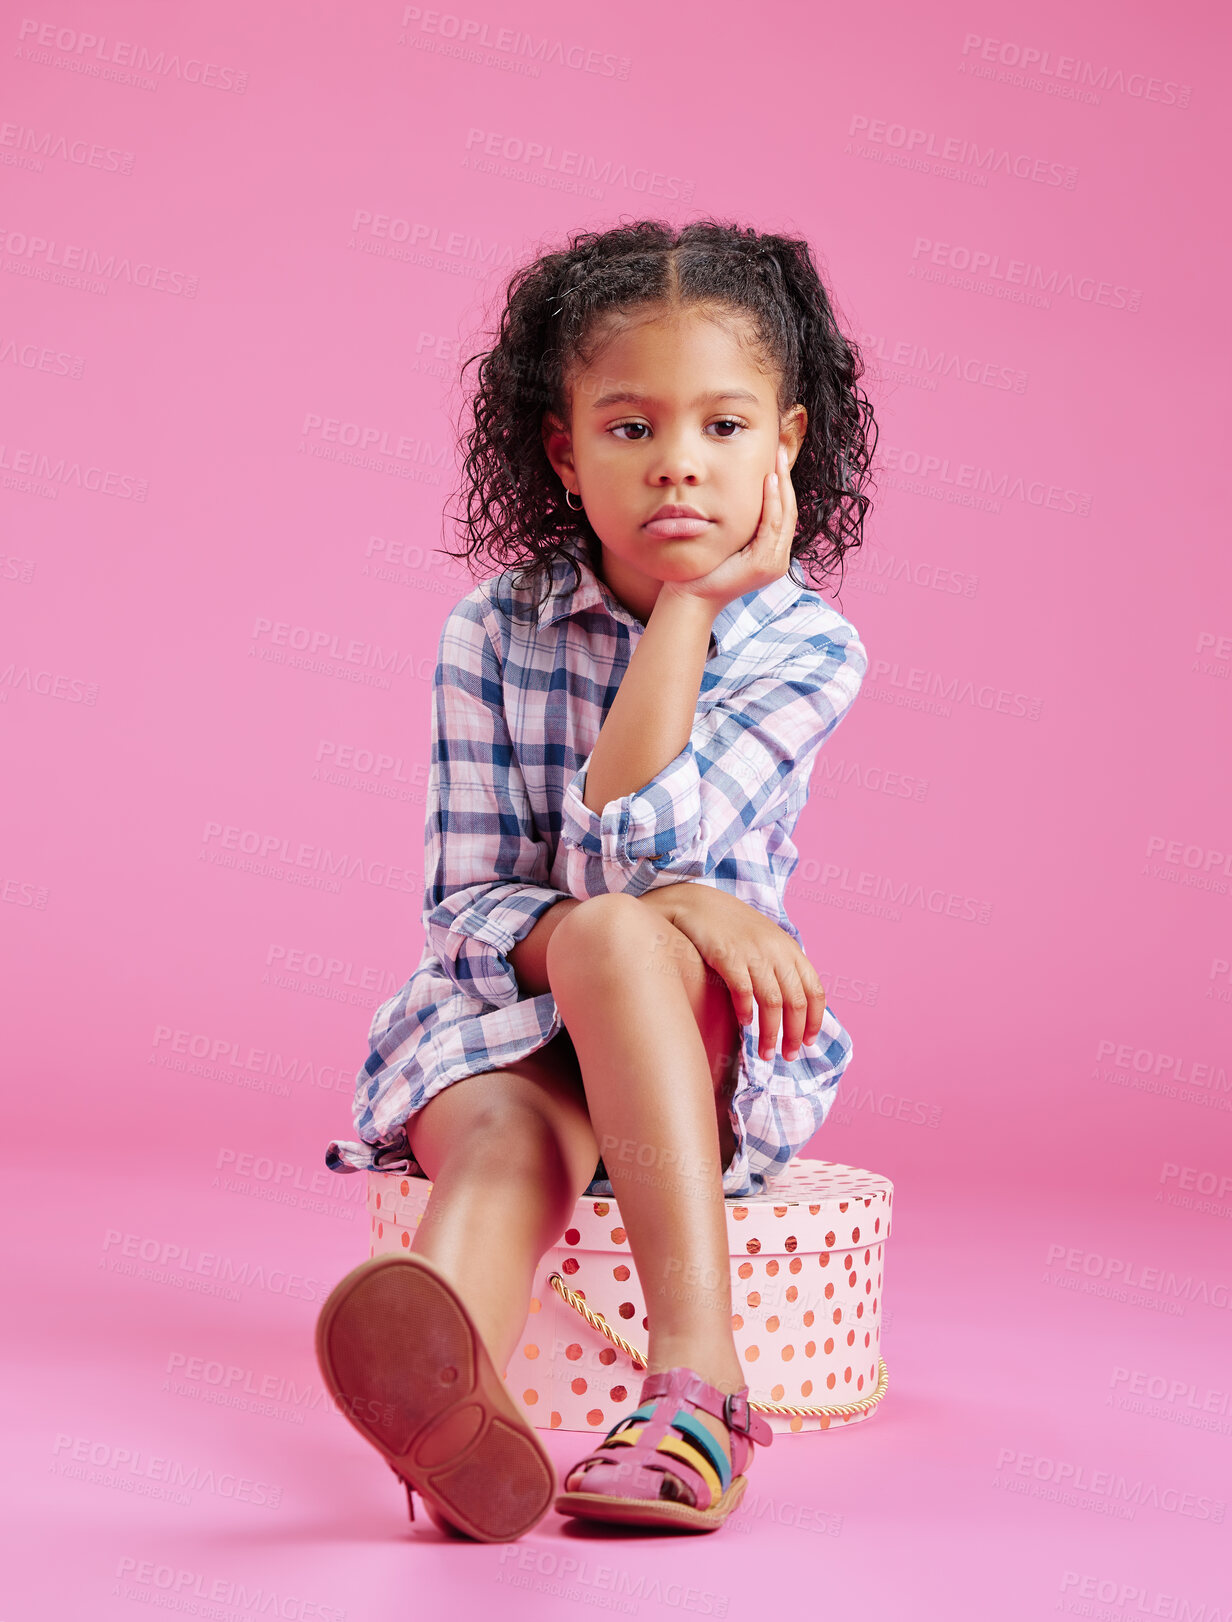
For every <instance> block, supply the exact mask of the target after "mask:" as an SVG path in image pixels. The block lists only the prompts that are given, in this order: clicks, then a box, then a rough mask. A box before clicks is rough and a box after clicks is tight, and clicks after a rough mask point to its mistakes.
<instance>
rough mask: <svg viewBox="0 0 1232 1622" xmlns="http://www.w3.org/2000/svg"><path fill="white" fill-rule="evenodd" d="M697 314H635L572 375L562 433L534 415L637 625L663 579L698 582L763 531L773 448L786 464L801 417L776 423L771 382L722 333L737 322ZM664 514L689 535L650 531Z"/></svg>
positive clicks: (725, 315) (741, 322) (736, 317)
mask: <svg viewBox="0 0 1232 1622" xmlns="http://www.w3.org/2000/svg"><path fill="white" fill-rule="evenodd" d="M721 315H722V319H723V321H724V323H725V325H722V326H720V325H717V324H716V322H715V320H714V319H713V318H712V319H707V318H706V317H705V316H704V315H703V314H702V313H701V311H700V310H699V309H698V308H697V307H696V306H689V307H687V308H685V309H678V308H674V309H672V310H670V311H669V310H666V309H663V308H656V309H655V310H653V311H647V312H639V314H638V315H637V317H636V318H635V319H634V320H633V321H632V322H631V323H629V324H627V325H624V324H622V325H621V326H620V327H619V328H618V329H617V330H616V332H615V333H614V335H613V336H612V337H611V338H609V339H608V340H607V342H606V343H605V344H604V345H603V347H602V349H601V350H600V351H599V353H598V354H597V355H596V356H595V358H594V360H593V361H592V363H591V365H590V366H589V367H588V368H587V369H586V370H584V371H583V370H579V371H575V372H574V373H573V374H572V376H571V378H570V383H571V414H570V417H571V420H570V424H569V426H568V428H567V429H566V428H565V426H564V425H563V424H562V423H561V422H560V421H559V419H558V418H556V417H555V416H553V415H552V414H551V413H548V414H546V415H545V418H544V425H543V443H544V449H545V450H546V452H547V456H548V460H549V461H550V462H551V464H552V466H553V468H554V469H555V470H556V472H557V474H558V475H559V476H560V478H561V479H562V481H563V482H564V485H565V487H566V489H568V490H571V491H572V492H573V495H574V499H573V503H572V504H573V505H574V506H575V507H576V505H577V501H578V498H580V499H581V501H582V504H583V506H584V507H585V509H586V516H587V518H588V519H589V520H590V523H591V525H592V526H593V528H594V531H595V533H596V534H597V535H598V537H599V540H600V542H601V545H602V552H603V567H602V576H603V579H604V582H605V583H606V585H607V586H608V588H609V590H610V591H611V592H612V593H613V595H614V596H615V597H616V599H617V600H618V601H619V602H621V603H622V604H623V605H624V607H626V608H627V609H628V610H629V611H630V612H631V613H632V614H634V615H635V616H636V617H637V618H639V619H641V620H643V621H645V620H646V619H648V618H649V617H650V610H651V609H652V608H653V607H654V603H655V599H656V597H657V596H658V594H659V588H660V586H661V585H662V584H663V582H664V581H665V580H695V579H697V578H698V577H699V576H700V575H704V574H708V573H709V572H710V570H711V569H714V568H716V567H717V566H718V564H720V563H722V561H723V559H724V558H727V557H730V556H731V555H732V553H733V552H738V551H739V550H740V548H741V547H742V546H746V545H747V544H748V542H749V541H751V540H752V539H753V536H754V535H755V534H756V532H757V526H758V524H759V523H760V521H761V510H762V496H763V486H764V482H765V478H766V475H767V474H768V473H773V472H774V463H775V456H776V455H777V452H778V447H779V446H780V445H784V446H785V447H786V449H787V459H788V464H789V465H790V464H791V463H793V462H794V461H795V459H796V455H797V453H798V451H799V449H800V443H801V441H802V439H803V437H804V430H805V427H806V426H807V421H808V413H807V412H806V411H805V408H804V407H803V406H802V405H796V406H793V407H792V408H791V410H790V411H789V412H788V413H787V414H786V415H785V416H784V417H783V419H782V420H781V421H780V418H779V411H778V403H777V400H776V398H775V392H776V391H775V383H776V380H775V379H774V378H773V377H769V376H767V375H766V374H765V373H764V372H762V371H761V370H760V369H759V368H758V367H757V365H756V363H755V361H754V359H753V355H752V351H751V349H750V348H748V347H746V346H745V345H744V344H742V343H740V342H738V341H737V339H736V338H735V337H734V336H733V334H732V332H731V330H730V326H732V325H738V327H739V330H741V331H742V332H744V333H747V334H749V336H750V337H751V329H750V328H749V326H748V324H747V318H745V317H744V316H742V315H741V314H740V313H739V312H732V311H727V310H724V311H722V312H721ZM664 505H673V506H685V507H691V508H694V509H695V510H696V511H697V512H698V513H699V514H700V515H701V517H702V518H703V519H705V520H706V523H705V525H704V527H703V528H702V530H701V531H700V533H699V534H697V535H696V536H668V535H664V534H662V533H656V531H655V530H654V529H648V528H647V524H648V523H649V522H650V520H652V519H653V517H654V515H655V513H656V512H657V511H658V509H659V508H660V507H662V506H664Z"/></svg>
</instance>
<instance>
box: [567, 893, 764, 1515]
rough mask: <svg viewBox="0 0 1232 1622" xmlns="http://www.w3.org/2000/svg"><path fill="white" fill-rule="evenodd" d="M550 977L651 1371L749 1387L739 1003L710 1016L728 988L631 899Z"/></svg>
mask: <svg viewBox="0 0 1232 1622" xmlns="http://www.w3.org/2000/svg"><path fill="white" fill-rule="evenodd" d="M547 972H548V978H549V981H550V982H551V987H552V995H553V996H554V997H555V999H556V1004H557V1007H558V1009H559V1010H560V1014H561V1018H562V1019H563V1020H564V1022H565V1025H566V1028H567V1029H568V1031H569V1034H570V1037H571V1038H572V1041H573V1046H574V1049H575V1051H576V1053H577V1057H578V1060H579V1062H580V1065H581V1071H582V1076H583V1082H584V1086H585V1089H586V1101H587V1105H588V1107H589V1110H590V1118H591V1121H592V1123H593V1125H594V1130H595V1134H596V1137H597V1139H598V1142H599V1147H600V1150H601V1151H602V1154H603V1162H604V1165H605V1167H606V1168H607V1173H608V1177H609V1178H610V1180H611V1184H612V1188H613V1189H614V1190H615V1194H616V1198H617V1200H618V1202H619V1205H620V1213H621V1221H622V1222H623V1224H624V1227H625V1229H626V1231H627V1233H628V1235H629V1246H630V1249H631V1250H632V1252H633V1258H634V1262H635V1264H636V1266H637V1275H638V1279H639V1281H640V1283H641V1285H642V1288H643V1291H644V1293H645V1297H646V1310H647V1319H648V1323H649V1338H650V1344H649V1349H648V1363H649V1368H650V1370H651V1371H652V1372H653V1371H656V1370H659V1369H667V1368H674V1367H676V1366H678V1365H680V1364H684V1365H686V1366H687V1367H689V1368H692V1369H694V1370H696V1372H697V1373H698V1374H700V1375H701V1377H702V1378H703V1379H704V1380H708V1381H709V1382H710V1383H711V1384H712V1385H714V1386H717V1387H718V1388H719V1390H721V1391H732V1390H736V1389H738V1388H739V1387H740V1386H743V1385H744V1384H745V1375H744V1371H743V1369H742V1367H741V1364H740V1359H739V1357H738V1355H737V1352H736V1345H735V1341H734V1339H733V1335H732V1323H731V1316H732V1302H731V1263H730V1259H729V1251H728V1239H727V1220H726V1215H725V1210H724V1205H723V1182H722V1165H721V1162H720V1134H719V1119H718V1116H717V1114H716V1108H715V1082H716V1075H717V1074H718V1064H717V1063H716V1059H717V1061H719V1062H720V1063H721V1061H722V1059H723V1057H724V1054H723V1052H719V1053H718V1054H717V1055H716V1033H718V1042H719V1043H720V1045H721V1046H723V1047H725V1052H726V1056H727V1057H728V1058H729V1059H730V1060H732V1061H734V1060H735V1059H736V1057H737V1055H738V1049H737V1047H736V1045H735V1044H737V1043H738V1041H739V1024H738V1022H737V1020H736V1017H735V1013H734V1010H733V1009H732V1006H731V998H730V994H729V993H728V991H727V988H726V986H725V985H724V984H723V983H722V982H721V981H719V982H718V987H719V992H720V997H719V999H718V1004H719V1006H720V1007H722V1006H725V1010H726V1017H725V1019H717V1017H716V1016H713V1015H711V1017H710V1019H709V1021H708V1022H707V1021H706V1020H701V1019H699V1011H701V1010H702V1009H703V1008H710V1009H713V1008H714V1007H715V1006H716V999H715V997H714V995H713V991H712V989H707V986H708V985H709V987H710V988H713V985H714V983H715V979H716V977H714V976H713V975H712V974H709V975H708V973H707V970H706V965H705V964H704V963H703V961H702V958H701V956H700V954H699V953H698V952H697V950H696V948H695V947H694V946H693V944H692V942H691V941H689V939H688V937H687V936H685V935H684V934H682V932H681V931H680V930H678V929H676V928H675V926H674V925H672V924H670V923H668V922H667V921H666V920H665V919H664V918H662V917H661V916H660V915H659V914H658V913H656V912H654V911H652V910H651V909H649V908H646V907H641V906H639V905H638V903H637V898H636V897H631V896H624V895H603V896H594V897H591V898H590V899H589V900H587V901H585V902H583V903H582V905H581V906H579V907H576V908H574V909H573V911H572V912H571V913H570V914H569V915H568V917H566V918H565V919H564V920H563V921H562V922H561V924H560V925H559V927H558V928H557V930H556V931H555V933H554V934H553V936H552V938H551V940H550V941H549V942H548V951H547ZM729 1152H730V1151H728V1153H729ZM699 1417H704V1418H708V1417H709V1416H699ZM715 1427H717V1431H718V1432H719V1433H721V1436H720V1439H721V1440H722V1441H723V1442H724V1445H725V1446H727V1448H728V1451H729V1453H730V1443H729V1442H728V1441H727V1429H726V1427H725V1426H724V1425H723V1424H722V1422H721V1421H718V1420H716V1421H714V1422H713V1425H712V1427H711V1428H712V1429H713V1428H715ZM571 1479H572V1478H571ZM582 1479H583V1478H581V1477H578V1478H577V1480H578V1482H579V1483H580V1481H581V1480H582Z"/></svg>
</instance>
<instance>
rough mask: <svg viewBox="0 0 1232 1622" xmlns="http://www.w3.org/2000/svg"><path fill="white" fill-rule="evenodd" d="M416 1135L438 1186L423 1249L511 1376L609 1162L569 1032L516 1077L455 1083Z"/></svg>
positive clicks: (430, 1108)
mask: <svg viewBox="0 0 1232 1622" xmlns="http://www.w3.org/2000/svg"><path fill="white" fill-rule="evenodd" d="M407 1137H408V1139H409V1141H410V1144H411V1152H412V1153H413V1154H414V1156H415V1159H416V1160H417V1161H418V1162H419V1164H420V1166H422V1168H423V1170H424V1171H425V1172H426V1173H427V1174H428V1176H429V1177H430V1178H431V1179H432V1182H433V1185H434V1186H433V1189H432V1193H431V1196H430V1197H429V1200H428V1207H427V1210H426V1211H425V1212H424V1215H423V1218H422V1220H421V1221H420V1224H419V1227H418V1228H417V1229H416V1231H415V1236H414V1240H413V1242H412V1244H411V1249H412V1250H414V1251H418V1252H419V1253H420V1254H421V1255H424V1256H426V1257H428V1259H429V1260H430V1261H433V1262H435V1263H436V1264H437V1265H438V1266H439V1267H440V1269H441V1271H442V1272H443V1273H444V1274H445V1276H446V1277H447V1278H448V1279H449V1282H450V1283H451V1284H452V1285H453V1287H454V1288H455V1289H456V1290H457V1292H458V1294H459V1295H460V1296H461V1298H462V1300H463V1301H464V1302H465V1304H466V1307H467V1310H468V1311H469V1312H470V1314H471V1317H472V1318H473V1319H474V1321H475V1327H476V1328H477V1329H478V1331H479V1334H480V1336H481V1337H482V1339H483V1343H484V1345H485V1346H486V1348H487V1351H488V1355H489V1356H490V1357H491V1359H492V1362H493V1364H494V1366H495V1367H496V1368H497V1369H499V1370H500V1372H501V1373H502V1374H503V1373H504V1372H505V1370H506V1368H507V1366H508V1363H509V1359H510V1358H511V1357H512V1355H513V1353H514V1351H515V1349H516V1347H517V1345H518V1342H519V1340H520V1338H521V1334H522V1330H523V1328H524V1327H525V1324H526V1317H527V1313H528V1312H529V1310H530V1295H531V1287H532V1284H533V1282H534V1276H535V1268H536V1267H537V1265H538V1263H539V1259H540V1257H541V1256H542V1255H543V1253H544V1251H545V1250H548V1249H550V1248H551V1246H552V1245H554V1244H555V1243H556V1241H557V1240H558V1239H559V1238H560V1236H561V1234H562V1233H563V1232H564V1230H565V1229H566V1228H567V1227H568V1225H569V1220H570V1218H571V1217H572V1215H573V1209H574V1206H575V1205H576V1203H577V1200H578V1198H579V1196H580V1195H581V1194H582V1193H583V1191H584V1190H585V1188H586V1185H587V1184H588V1183H589V1182H590V1180H591V1178H592V1177H593V1176H594V1174H595V1165H596V1162H597V1161H598V1159H599V1149H598V1146H597V1144H596V1142H595V1134H594V1129H593V1127H592V1126H591V1124H590V1119H589V1116H588V1114H587V1110H586V1097H585V1094H584V1092H583V1090H582V1085H581V1078H580V1076H579V1074H578V1068H577V1060H576V1058H575V1057H574V1055H573V1049H572V1046H571V1044H570V1042H569V1040H568V1036H567V1033H565V1032H560V1033H558V1035H557V1036H556V1037H554V1038H553V1039H552V1041H550V1042H549V1043H547V1044H546V1045H545V1046H544V1047H542V1048H540V1049H539V1050H538V1051H537V1052H536V1053H532V1054H529V1055H528V1056H527V1057H526V1058H525V1059H520V1060H518V1061H516V1063H514V1064H511V1065H510V1066H509V1067H508V1068H506V1069H503V1070H489V1071H485V1072H483V1073H482V1074H481V1075H476V1076H465V1077H463V1078H462V1079H461V1080H460V1081H455V1082H451V1083H450V1085H449V1086H448V1087H446V1088H445V1089H444V1091H443V1092H440V1093H438V1094H437V1095H436V1096H435V1097H434V1098H431V1099H429V1101H428V1102H427V1103H426V1104H425V1105H424V1107H423V1109H422V1110H420V1111H419V1112H418V1113H417V1114H416V1115H415V1116H414V1117H412V1119H411V1121H410V1122H409V1123H408V1128H407Z"/></svg>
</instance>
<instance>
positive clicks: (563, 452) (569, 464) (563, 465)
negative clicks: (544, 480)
mask: <svg viewBox="0 0 1232 1622" xmlns="http://www.w3.org/2000/svg"><path fill="white" fill-rule="evenodd" d="M540 434H541V437H542V439H543V450H544V454H545V455H546V456H547V459H548V461H549V462H550V463H551V464H552V468H553V470H554V471H555V472H556V473H557V474H558V475H559V476H560V477H562V478H563V477H564V474H565V473H566V472H567V473H570V474H572V472H573V441H572V439H571V437H570V434H569V430H568V429H567V428H566V427H565V425H564V423H562V422H561V420H560V418H559V417H558V416H556V415H555V414H554V413H553V412H551V411H545V412H544V414H543V425H542V428H541V429H540Z"/></svg>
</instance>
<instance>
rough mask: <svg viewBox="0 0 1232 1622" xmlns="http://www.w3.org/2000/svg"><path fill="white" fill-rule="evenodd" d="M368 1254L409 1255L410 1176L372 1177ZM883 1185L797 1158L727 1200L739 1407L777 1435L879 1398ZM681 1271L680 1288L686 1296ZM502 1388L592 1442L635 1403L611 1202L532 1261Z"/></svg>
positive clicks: (587, 1200)
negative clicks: (758, 1190)
mask: <svg viewBox="0 0 1232 1622" xmlns="http://www.w3.org/2000/svg"><path fill="white" fill-rule="evenodd" d="M367 1175H368V1213H369V1217H370V1219H371V1250H370V1254H371V1255H373V1256H381V1255H385V1254H388V1253H389V1252H392V1251H398V1250H409V1249H410V1247H411V1241H412V1236H413V1234H414V1231H415V1228H416V1226H417V1225H418V1223H419V1220H420V1218H421V1217H422V1215H423V1213H424V1210H425V1209H426V1207H427V1204H428V1196H429V1194H430V1193H431V1191H432V1184H431V1182H430V1181H428V1180H427V1179H426V1178H424V1177H413V1176H407V1175H406V1174H405V1173H397V1172H378V1171H372V1172H369V1173H368V1174H367ZM893 1195H894V1188H893V1184H892V1183H891V1182H890V1180H889V1179H888V1178H886V1177H882V1176H881V1175H880V1174H879V1173H877V1172H873V1171H865V1170H863V1169H862V1168H861V1167H859V1166H844V1165H840V1164H838V1163H837V1162H835V1161H830V1160H805V1159H802V1158H800V1157H797V1158H796V1159H795V1160H793V1161H791V1162H790V1163H789V1164H788V1165H787V1166H786V1167H785V1169H784V1170H783V1171H782V1173H781V1174H780V1175H779V1176H778V1177H776V1178H775V1179H774V1181H773V1183H772V1184H771V1185H770V1186H769V1187H768V1188H767V1191H766V1192H765V1193H763V1194H756V1195H739V1196H728V1198H727V1199H726V1200H725V1201H724V1206H725V1210H726V1216H727V1232H728V1240H729V1244H728V1250H729V1252H730V1256H731V1293H732V1327H733V1329H734V1332H735V1340H736V1350H737V1352H738V1353H739V1356H740V1361H741V1365H742V1367H743V1369H744V1372H745V1377H746V1379H747V1381H748V1386H749V1399H750V1404H751V1406H752V1407H753V1408H755V1409H756V1410H757V1411H758V1412H760V1413H761V1414H762V1415H763V1416H764V1418H765V1419H766V1420H767V1422H768V1424H769V1425H770V1429H771V1430H772V1431H773V1432H774V1433H776V1434H780V1433H790V1432H793V1431H806V1430H828V1429H831V1428H833V1427H834V1426H841V1425H853V1424H857V1423H859V1421H860V1420H863V1419H867V1418H868V1417H869V1416H870V1415H871V1414H872V1413H873V1411H874V1409H875V1408H876V1406H877V1404H878V1403H879V1402H880V1400H881V1398H882V1397H883V1396H884V1394H885V1391H886V1386H887V1383H888V1376H887V1372H886V1366H885V1363H884V1361H883V1360H882V1357H881V1305H882V1267H883V1253H884V1247H885V1243H886V1240H887V1239H888V1238H889V1237H890V1207H891V1204H892V1201H893ZM686 1273H687V1269H685V1268H682V1270H681V1278H680V1288H681V1289H682V1290H688V1289H689V1288H690V1287H692V1288H696V1287H697V1286H698V1284H699V1283H700V1282H701V1281H700V1280H698V1279H693V1280H690V1279H689V1278H688V1277H687V1276H686ZM531 1294H532V1299H531V1304H530V1314H529V1316H528V1317H527V1320H526V1327H525V1329H524V1330H523V1332H522V1340H521V1343H520V1345H519V1346H518V1348H517V1350H516V1351H515V1352H514V1355H513V1356H512V1358H510V1360H509V1367H508V1369H507V1370H506V1371H505V1379H506V1382H507V1384H508V1386H509V1389H510V1390H511V1391H512V1392H514V1394H515V1395H516V1396H517V1397H518V1398H519V1399H520V1400H521V1402H522V1404H523V1406H524V1407H525V1409H526V1411H527V1413H528V1415H529V1416H530V1420H531V1423H532V1424H534V1425H535V1426H537V1427H540V1428H542V1429H544V1430H558V1429H559V1430H567V1431H595V1432H601V1433H606V1432H607V1431H608V1430H610V1429H611V1427H612V1426H613V1425H614V1424H615V1423H616V1421H617V1419H619V1418H620V1417H621V1416H622V1414H625V1413H627V1412H628V1410H629V1408H630V1407H632V1406H634V1405H635V1404H636V1402H637V1399H638V1392H639V1391H640V1389H641V1382H642V1378H643V1375H644V1372H645V1351H646V1345H647V1338H648V1337H647V1322H646V1316H645V1314H646V1305H645V1300H644V1298H643V1296H642V1291H641V1287H640V1285H639V1284H638V1279H637V1269H636V1268H635V1266H634V1264H633V1256H632V1253H631V1251H630V1249H629V1242H628V1239H627V1237H626V1234H625V1230H624V1228H623V1226H622V1225H621V1221H620V1208H619V1206H618V1205H617V1203H616V1201H615V1200H614V1199H613V1198H612V1197H611V1195H606V1196H603V1195H583V1197H582V1198H581V1199H580V1200H579V1201H578V1203H577V1206H576V1208H575V1210H574V1213H573V1219H572V1221H571V1223H570V1225H569V1227H568V1228H567V1229H566V1231H565V1233H564V1234H563V1235H562V1237H561V1240H560V1243H559V1244H558V1245H556V1246H555V1247H554V1248H553V1249H551V1250H549V1251H547V1252H546V1253H545V1254H544V1256H543V1257H542V1258H541V1260H540V1263H539V1267H538V1269H537V1270H536V1273H535V1281H534V1285H533V1287H532V1292H531Z"/></svg>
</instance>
